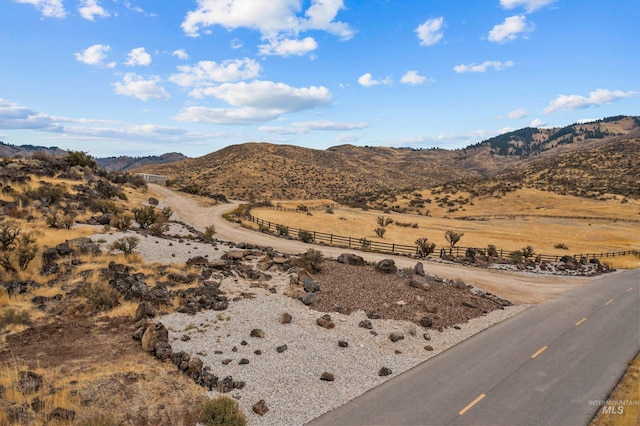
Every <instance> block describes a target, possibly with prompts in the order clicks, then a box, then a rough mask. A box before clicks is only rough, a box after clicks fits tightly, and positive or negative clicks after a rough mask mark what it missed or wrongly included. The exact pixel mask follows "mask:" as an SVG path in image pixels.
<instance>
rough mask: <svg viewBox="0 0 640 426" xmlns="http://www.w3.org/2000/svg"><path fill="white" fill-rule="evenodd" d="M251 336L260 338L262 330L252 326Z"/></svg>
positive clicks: (262, 333)
mask: <svg viewBox="0 0 640 426" xmlns="http://www.w3.org/2000/svg"><path fill="white" fill-rule="evenodd" d="M250 336H251V337H257V338H259V339H262V338H263V337H264V331H262V330H261V329H259V328H254V329H253V330H251V334H250Z"/></svg>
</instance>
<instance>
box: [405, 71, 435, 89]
mask: <svg viewBox="0 0 640 426" xmlns="http://www.w3.org/2000/svg"><path fill="white" fill-rule="evenodd" d="M433 81H434V80H433V79H432V78H429V79H427V77H424V76H422V75H419V74H418V71H415V70H410V71H407V72H406V73H405V74H404V75H403V76H402V78H401V79H400V83H404V84H413V85H415V84H422V83H425V82H427V83H433Z"/></svg>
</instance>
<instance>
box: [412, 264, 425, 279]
mask: <svg viewBox="0 0 640 426" xmlns="http://www.w3.org/2000/svg"><path fill="white" fill-rule="evenodd" d="M413 273H414V274H416V275H418V276H421V277H424V276H425V275H426V274H425V273H424V265H423V264H422V262H418V263H416V266H414V267H413Z"/></svg>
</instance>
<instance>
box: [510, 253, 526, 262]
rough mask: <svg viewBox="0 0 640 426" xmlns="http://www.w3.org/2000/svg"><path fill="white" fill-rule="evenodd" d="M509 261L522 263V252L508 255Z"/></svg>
mask: <svg viewBox="0 0 640 426" xmlns="http://www.w3.org/2000/svg"><path fill="white" fill-rule="evenodd" d="M509 259H511V261H512V262H513V263H522V259H523V256H522V252H521V251H520V250H516V251H514V252H513V253H511V254H510V255H509Z"/></svg>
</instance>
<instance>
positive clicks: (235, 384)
mask: <svg viewBox="0 0 640 426" xmlns="http://www.w3.org/2000/svg"><path fill="white" fill-rule="evenodd" d="M246 385H247V384H246V383H245V382H243V381H241V380H238V381H234V382H233V388H234V389H244V387H245V386H246Z"/></svg>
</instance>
